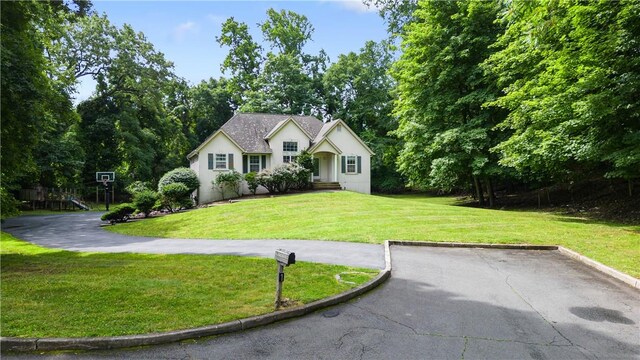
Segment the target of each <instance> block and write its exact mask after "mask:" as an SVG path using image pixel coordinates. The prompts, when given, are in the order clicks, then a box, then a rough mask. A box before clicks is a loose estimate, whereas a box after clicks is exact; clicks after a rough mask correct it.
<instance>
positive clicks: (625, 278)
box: [558, 246, 640, 289]
mask: <svg viewBox="0 0 640 360" xmlns="http://www.w3.org/2000/svg"><path fill="white" fill-rule="evenodd" d="M558 251H559V252H560V253H561V254H562V255H564V256H566V257H569V258H571V259H574V260H577V261H579V262H581V263H583V264H585V265H587V266H590V267H592V268H594V269H596V270H598V271H600V272H602V273H604V274H607V275H609V276H611V277H613V278H615V279H617V280H620V281H622V282H623V283H625V284H627V285H630V286H631V287H634V288H636V289H640V279H636V278H634V277H633V276H631V275H627V274H625V273H623V272H620V271H618V270H616V269H613V268H610V267H608V266H607V265H604V264H602V263H599V262H597V261H595V260H592V259H590V258H588V257H586V256H584V255H582V254H580V253H577V252H575V251H573V250H569V249H567V248H565V247H563V246H558Z"/></svg>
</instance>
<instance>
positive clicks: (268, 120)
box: [221, 113, 324, 154]
mask: <svg viewBox="0 0 640 360" xmlns="http://www.w3.org/2000/svg"><path fill="white" fill-rule="evenodd" d="M289 118H292V119H293V120H294V121H295V122H296V123H297V124H298V125H299V126H300V127H301V128H303V129H304V130H305V131H306V132H308V133H309V134H310V135H311V137H312V139H313V138H315V137H316V136H317V135H318V133H319V132H320V129H322V126H323V125H324V123H323V122H322V121H320V120H318V119H316V118H315V117H313V116H300V115H276V114H258V113H238V114H235V115H234V116H233V117H232V118H231V119H229V121H227V122H226V123H225V124H224V125H222V127H221V129H222V130H223V131H224V132H225V133H227V135H229V137H231V138H232V139H233V141H235V142H236V143H238V145H240V146H241V147H242V148H243V149H244V151H246V152H247V153H263V154H264V153H271V149H270V148H269V145H268V144H267V142H266V141H265V140H264V137H265V136H266V135H267V134H268V133H269V132H270V131H271V130H272V129H273V128H274V127H275V126H276V125H278V123H280V122H281V121H284V120H287V119H289Z"/></svg>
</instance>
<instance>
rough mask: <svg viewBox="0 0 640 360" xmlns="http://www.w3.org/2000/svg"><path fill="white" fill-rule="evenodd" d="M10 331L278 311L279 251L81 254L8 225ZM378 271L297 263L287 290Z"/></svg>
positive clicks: (4, 273) (109, 328) (81, 330)
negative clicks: (34, 240) (272, 254)
mask: <svg viewBox="0 0 640 360" xmlns="http://www.w3.org/2000/svg"><path fill="white" fill-rule="evenodd" d="M0 263H1V272H0V277H1V281H0V287H1V291H2V301H1V303H0V311H1V313H2V317H1V319H0V329H1V335H2V336H19V337H79V336H109V335H126V334H142V333H150V332H161V331H169V330H177V329H184V328H191V327H197V326H204V325H210V324H216V323H222V322H225V321H229V320H233V319H239V318H244V317H248V316H252V315H258V314H263V313H268V312H271V311H273V301H274V298H273V297H274V292H275V277H276V265H275V262H274V260H270V259H258V258H245V257H236V256H215V255H141V254H102V253H76V252H69V251H59V250H51V249H45V248H42V247H39V246H36V245H32V244H29V243H26V242H23V241H21V240H18V239H16V238H14V237H13V236H11V235H9V234H7V233H2V236H1V240H0ZM350 272H357V273H358V274H359V276H349V277H348V281H350V282H355V283H357V284H361V283H364V282H366V281H368V280H370V279H371V278H372V277H373V276H375V275H376V274H377V271H375V270H367V269H355V268H350V267H346V266H335V265H321V264H312V263H304V262H303V263H297V264H295V265H293V266H290V267H288V268H287V270H286V274H287V278H286V282H285V284H284V292H283V297H286V298H289V299H292V300H295V301H298V302H299V303H308V302H311V301H314V300H318V299H321V298H324V297H327V296H331V295H334V294H337V293H340V292H342V291H345V290H347V289H348V288H350V287H353V286H356V285H352V284H348V283H346V282H344V283H343V282H338V281H337V280H336V279H335V275H336V274H341V273H350Z"/></svg>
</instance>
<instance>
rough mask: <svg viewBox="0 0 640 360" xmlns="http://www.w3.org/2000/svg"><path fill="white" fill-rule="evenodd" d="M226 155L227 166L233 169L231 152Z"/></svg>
mask: <svg viewBox="0 0 640 360" xmlns="http://www.w3.org/2000/svg"><path fill="white" fill-rule="evenodd" d="M228 156H229V157H228V158H227V160H228V161H229V162H228V164H227V166H228V168H229V169H231V170H233V169H234V167H233V154H229V155H228Z"/></svg>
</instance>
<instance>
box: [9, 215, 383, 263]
mask: <svg viewBox="0 0 640 360" xmlns="http://www.w3.org/2000/svg"><path fill="white" fill-rule="evenodd" d="M101 215H102V213H99V212H78V213H68V214H60V215H48V216H20V217H16V218H11V219H7V220H6V222H5V223H4V224H3V225H2V230H3V231H6V232H8V233H10V234H12V235H14V236H16V237H17V238H19V239H23V240H27V241H30V242H32V243H34V244H38V245H41V246H45V247H49V248H57V249H64V250H71V251H85V252H110V253H118V252H135V253H147V254H225V255H241V256H258V257H268V258H273V256H274V252H275V250H276V249H279V248H285V249H287V250H289V251H293V252H295V253H296V260H298V261H310V262H319V263H325V264H338V265H348V266H358V267H365V268H371V269H383V268H384V266H385V264H384V248H383V247H382V245H379V244H362V243H347V242H330V241H313V240H203V239H167V238H153V237H142V236H126V235H120V234H116V233H112V232H110V231H106V230H104V229H102V228H101V227H100V224H102V223H103V222H102V221H100V216H101Z"/></svg>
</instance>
